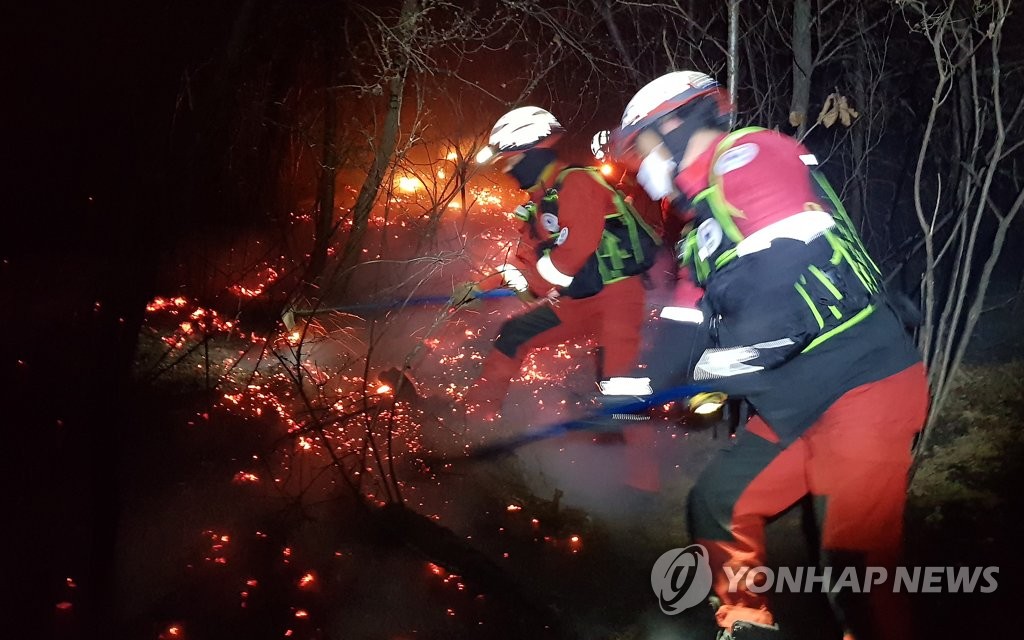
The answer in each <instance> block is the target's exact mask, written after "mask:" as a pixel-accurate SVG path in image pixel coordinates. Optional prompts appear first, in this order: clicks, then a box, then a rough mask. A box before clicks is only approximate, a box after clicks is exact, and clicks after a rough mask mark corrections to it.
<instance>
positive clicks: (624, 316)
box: [598, 277, 661, 492]
mask: <svg viewBox="0 0 1024 640" xmlns="http://www.w3.org/2000/svg"><path fill="white" fill-rule="evenodd" d="M598 297H601V298H603V299H602V300H601V308H600V313H601V328H600V335H599V338H598V339H599V341H600V344H601V351H602V354H603V360H604V361H603V362H602V367H601V370H602V372H603V374H604V376H605V377H608V378H611V377H619V376H628V375H630V374H631V373H632V372H633V371H634V367H635V365H636V360H637V355H638V353H639V351H640V336H641V329H642V326H643V322H644V312H645V311H646V308H645V306H644V288H643V283H642V282H641V281H640V278H635V277H634V278H629V279H627V280H622V281H620V282H616V283H614V284H611V285H609V286H608V287H606V288H605V290H603V291H602V292H601V294H600V295H599V296H598ZM622 433H623V437H624V438H625V441H626V449H625V457H626V478H625V482H626V484H627V485H628V486H630V487H633V488H634V489H639V490H641V491H649V492H654V491H658V490H659V489H660V488H661V471H660V469H659V467H658V460H657V456H656V452H655V450H654V449H655V444H656V440H655V430H654V427H653V426H652V425H649V424H638V425H632V426H629V425H627V427H626V429H625V430H624V431H623V432H622Z"/></svg>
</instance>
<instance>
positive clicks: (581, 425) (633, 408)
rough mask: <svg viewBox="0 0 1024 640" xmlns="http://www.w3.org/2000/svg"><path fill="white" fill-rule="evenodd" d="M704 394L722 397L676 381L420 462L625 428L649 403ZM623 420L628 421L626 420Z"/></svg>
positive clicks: (480, 455)
mask: <svg viewBox="0 0 1024 640" xmlns="http://www.w3.org/2000/svg"><path fill="white" fill-rule="evenodd" d="M708 395H714V396H721V399H722V400H723V401H724V395H723V394H720V393H719V392H712V391H711V390H710V389H709V388H708V387H706V386H703V385H680V386H677V387H671V388H669V389H665V390H663V391H657V392H655V393H653V394H651V395H649V396H643V397H637V398H636V399H634V400H631V401H628V402H619V403H609V404H607V405H605V406H603V407H601V408H600V409H597V410H595V411H593V412H592V413H589V414H587V415H585V416H583V417H580V418H574V419H572V420H566V421H563V422H557V423H555V424H552V425H548V426H546V427H542V428H540V429H536V430H534V431H529V432H527V433H523V434H520V435H517V436H513V437H511V438H507V439H505V440H501V441H498V442H495V443H493V444H488V445H484V446H482V447H478V448H476V449H473V450H471V451H470V452H469V453H468V454H466V455H465V456H459V457H457V458H443V457H432V458H430V459H425V460H424V462H426V463H427V464H428V465H432V464H442V465H443V464H451V463H455V462H466V461H478V460H492V459H495V458H500V457H502V456H506V455H511V454H512V453H513V452H515V451H516V450H517V449H519V448H520V447H523V446H526V445H528V444H532V443H534V442H540V441H542V440H550V439H552V438H558V437H561V436H564V435H566V434H568V433H572V432H574V431H600V430H603V429H605V428H607V427H608V426H609V425H610V424H613V423H614V422H615V421H617V420H621V421H622V422H623V424H622V425H621V428H628V427H629V426H631V425H633V424H638V423H639V422H640V421H633V420H631V419H630V418H629V416H633V415H636V414H640V413H642V412H644V411H646V410H648V409H651V408H653V407H657V406H660V405H663V404H668V403H669V402H673V401H675V400H679V399H681V398H689V399H691V403H692V400H694V399H697V398H702V397H705V396H708ZM627 422H628V424H626V423H627Z"/></svg>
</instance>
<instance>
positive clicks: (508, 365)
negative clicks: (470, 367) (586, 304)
mask: <svg viewBox="0 0 1024 640" xmlns="http://www.w3.org/2000/svg"><path fill="white" fill-rule="evenodd" d="M573 302H574V301H572V300H569V301H566V302H565V303H560V304H559V307H558V308H557V309H556V308H554V307H551V306H549V305H542V306H538V307H535V308H534V309H532V310H530V311H528V312H526V313H523V314H520V315H518V316H513V317H512V318H509V319H508V320H507V321H505V323H504V324H502V325H501V328H500V329H499V330H498V336H497V337H496V338H495V339H494V348H493V349H491V352H490V353H489V354H488V355H487V358H486V359H485V360H484V365H483V369H482V370H481V372H480V376H479V377H478V378H477V380H476V382H475V383H473V386H472V387H471V388H470V390H469V392H468V393H467V396H466V404H467V407H477V408H478V409H477V410H476V412H477V413H478V414H480V415H493V414H496V413H497V412H498V411H499V410H500V408H501V404H502V402H503V401H504V399H505V395H506V394H507V393H508V388H509V385H510V384H511V382H512V378H514V377H515V376H516V375H517V374H518V373H519V369H520V367H521V366H522V364H523V359H524V358H525V357H526V355H527V354H528V353H529V352H530V351H531V350H533V349H538V348H541V347H545V346H550V345H555V344H558V343H560V342H564V341H566V340H569V339H571V338H574V337H576V336H577V335H579V334H580V333H581V332H582V331H583V330H582V328H581V327H580V326H579V321H578V319H577V318H575V317H574V315H573V313H572V307H573V305H572V303H573ZM567 310H568V311H569V313H566V311H567Z"/></svg>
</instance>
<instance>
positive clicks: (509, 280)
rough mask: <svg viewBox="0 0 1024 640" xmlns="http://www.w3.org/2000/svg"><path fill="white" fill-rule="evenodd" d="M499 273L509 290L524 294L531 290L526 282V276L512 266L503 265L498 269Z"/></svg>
mask: <svg viewBox="0 0 1024 640" xmlns="http://www.w3.org/2000/svg"><path fill="white" fill-rule="evenodd" d="M498 273H500V274H501V279H502V280H504V281H505V284H506V285H508V288H509V289H512V290H513V291H518V292H520V293H522V292H523V291H526V290H527V289H528V288H529V286H530V285H529V284H528V283H527V282H526V276H524V275H523V272H522V271H520V270H519V269H516V268H515V267H513V266H512V265H510V264H503V265H501V266H500V267H498Z"/></svg>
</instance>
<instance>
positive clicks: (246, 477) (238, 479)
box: [232, 471, 260, 484]
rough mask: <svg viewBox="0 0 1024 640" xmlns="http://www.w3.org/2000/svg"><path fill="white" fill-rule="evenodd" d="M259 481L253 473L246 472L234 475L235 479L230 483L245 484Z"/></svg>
mask: <svg viewBox="0 0 1024 640" xmlns="http://www.w3.org/2000/svg"><path fill="white" fill-rule="evenodd" d="M259 481H260V478H259V476H257V475H256V474H255V473H250V472H248V471H239V472H238V473H236V474H235V477H234V478H233V479H232V482H234V483H235V484H247V483H252V482H259Z"/></svg>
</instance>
